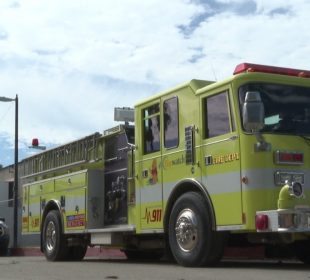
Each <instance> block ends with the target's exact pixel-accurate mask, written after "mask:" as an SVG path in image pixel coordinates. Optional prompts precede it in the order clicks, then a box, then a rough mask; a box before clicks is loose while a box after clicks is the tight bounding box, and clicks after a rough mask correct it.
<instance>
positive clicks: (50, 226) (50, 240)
mask: <svg viewBox="0 0 310 280" xmlns="http://www.w3.org/2000/svg"><path fill="white" fill-rule="evenodd" d="M42 249H43V253H44V255H45V257H46V259H47V260H49V261H61V260H65V259H66V258H67V255H68V247H67V242H66V238H65V236H64V234H63V233H62V224H61V219H60V214H59V212H58V211H56V210H52V211H50V212H49V213H48V214H47V216H46V218H45V221H44V225H43V231H42Z"/></svg>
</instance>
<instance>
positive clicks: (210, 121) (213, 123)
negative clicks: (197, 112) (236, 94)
mask: <svg viewBox="0 0 310 280" xmlns="http://www.w3.org/2000/svg"><path fill="white" fill-rule="evenodd" d="M204 112H205V113H204V114H205V138H211V137H215V136H219V135H223V134H226V133H229V132H231V125H230V117H229V115H230V110H229V102H228V93H227V92H223V93H220V94H216V95H213V96H210V97H207V98H205V99H204Z"/></svg>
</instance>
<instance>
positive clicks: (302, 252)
mask: <svg viewBox="0 0 310 280" xmlns="http://www.w3.org/2000/svg"><path fill="white" fill-rule="evenodd" d="M295 254H296V257H297V258H298V259H299V260H300V261H302V262H303V263H304V264H310V240H306V241H298V242H296V243H295Z"/></svg>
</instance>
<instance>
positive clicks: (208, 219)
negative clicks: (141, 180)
mask: <svg viewBox="0 0 310 280" xmlns="http://www.w3.org/2000/svg"><path fill="white" fill-rule="evenodd" d="M168 234H169V244H170V248H171V252H172V254H173V256H174V258H175V260H176V261H177V262H178V263H179V264H181V265H183V266H202V265H214V264H216V263H217V262H219V261H220V259H221V258H222V255H223V251H224V243H225V242H224V241H225V234H222V233H218V232H215V231H213V230H212V216H211V213H210V209H209V207H208V206H207V204H206V202H205V200H204V199H203V197H202V196H201V195H200V194H199V193H196V192H188V193H185V194H183V195H182V196H181V197H179V198H178V199H177V201H176V202H175V204H174V206H173V208H172V211H171V214H170V219H169V227H168Z"/></svg>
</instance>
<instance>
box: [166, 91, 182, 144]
mask: <svg viewBox="0 0 310 280" xmlns="http://www.w3.org/2000/svg"><path fill="white" fill-rule="evenodd" d="M164 126H165V127H164V128H165V130H164V132H165V136H164V140H165V148H174V147H177V146H178V145H179V109H178V98H177V97H173V98H170V99H168V100H165V101H164Z"/></svg>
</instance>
